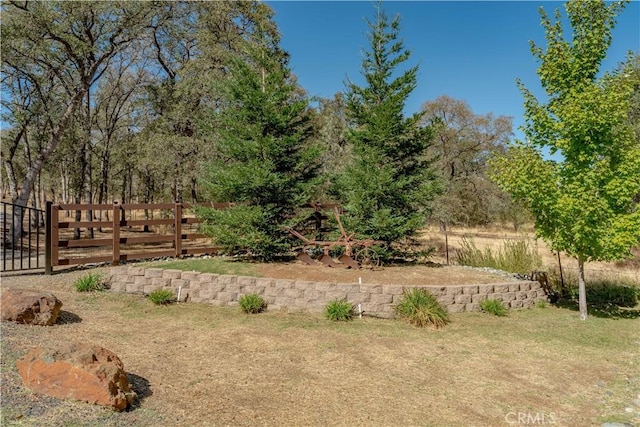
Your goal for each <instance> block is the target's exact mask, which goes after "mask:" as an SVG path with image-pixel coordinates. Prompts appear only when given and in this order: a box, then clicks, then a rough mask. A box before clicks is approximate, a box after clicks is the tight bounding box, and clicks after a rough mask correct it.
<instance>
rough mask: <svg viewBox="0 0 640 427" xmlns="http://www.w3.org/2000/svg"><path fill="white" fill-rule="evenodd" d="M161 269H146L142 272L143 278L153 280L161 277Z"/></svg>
mask: <svg viewBox="0 0 640 427" xmlns="http://www.w3.org/2000/svg"><path fill="white" fill-rule="evenodd" d="M162 271H163V270H162V269H161V268H147V269H146V270H145V271H144V277H149V278H154V277H162Z"/></svg>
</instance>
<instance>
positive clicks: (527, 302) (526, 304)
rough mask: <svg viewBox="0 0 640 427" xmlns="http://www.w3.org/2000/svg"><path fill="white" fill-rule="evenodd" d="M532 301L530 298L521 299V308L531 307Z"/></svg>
mask: <svg viewBox="0 0 640 427" xmlns="http://www.w3.org/2000/svg"><path fill="white" fill-rule="evenodd" d="M533 304H534V301H533V300H532V299H526V300H524V301H522V307H523V308H531V307H533Z"/></svg>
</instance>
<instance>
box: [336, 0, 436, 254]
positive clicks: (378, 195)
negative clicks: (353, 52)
mask: <svg viewBox="0 0 640 427" xmlns="http://www.w3.org/2000/svg"><path fill="white" fill-rule="evenodd" d="M367 24H368V27H369V35H368V39H369V42H370V50H368V51H366V52H365V58H364V60H363V62H362V74H363V76H364V77H365V79H366V86H363V87H361V86H358V85H356V84H355V83H352V82H350V81H348V82H347V92H346V96H345V99H346V109H347V118H348V120H349V126H350V130H349V131H348V133H347V140H348V142H349V143H350V144H351V145H352V147H353V154H354V159H355V160H354V161H353V162H352V163H351V164H350V165H349V166H348V167H347V168H346V170H345V173H344V174H343V175H342V176H341V178H340V179H339V180H338V183H337V191H338V193H339V195H340V198H341V200H342V202H343V203H344V207H345V209H346V211H347V215H346V217H345V223H346V225H347V228H349V229H350V230H354V231H356V232H357V233H358V234H359V235H361V236H363V237H368V238H373V239H377V240H382V241H384V242H385V243H386V244H391V243H394V242H398V241H400V240H403V238H411V237H413V236H415V234H416V232H417V230H419V229H420V228H421V227H423V226H424V224H425V222H426V219H427V216H428V214H429V204H430V202H431V201H432V200H433V198H434V196H435V195H436V194H437V192H438V189H439V185H438V183H437V181H436V180H435V177H434V174H433V171H432V170H431V168H430V162H429V161H428V159H427V158H426V156H425V151H426V149H427V147H428V146H429V144H430V140H431V135H432V132H431V129H430V128H429V127H423V126H420V120H421V117H422V114H421V113H416V114H414V115H412V116H410V117H405V116H404V113H403V110H404V107H405V103H406V100H407V97H408V96H409V95H410V94H411V92H412V91H413V90H414V89H415V88H416V86H417V72H418V67H417V66H414V67H412V68H409V69H408V70H406V71H404V72H402V73H400V74H399V75H398V76H397V77H396V74H398V73H396V69H397V67H399V66H400V65H401V64H403V63H404V62H405V61H407V60H408V59H409V56H410V51H408V50H406V49H405V48H404V46H403V42H402V41H401V40H400V39H399V32H400V20H399V18H398V17H395V18H393V19H391V20H390V19H389V18H388V16H387V15H386V14H385V12H384V11H383V10H382V8H381V5H380V3H378V5H377V7H376V17H375V21H373V22H372V21H369V20H367Z"/></svg>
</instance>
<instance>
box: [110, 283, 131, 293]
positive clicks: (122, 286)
mask: <svg viewBox="0 0 640 427" xmlns="http://www.w3.org/2000/svg"><path fill="white" fill-rule="evenodd" d="M126 288H127V284H126V283H122V282H111V292H125V290H126Z"/></svg>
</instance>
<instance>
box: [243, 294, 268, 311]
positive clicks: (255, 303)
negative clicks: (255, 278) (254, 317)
mask: <svg viewBox="0 0 640 427" xmlns="http://www.w3.org/2000/svg"><path fill="white" fill-rule="evenodd" d="M238 302H239V303H240V308H241V309H242V311H243V312H245V313H247V314H256V313H260V312H262V311H264V309H265V308H267V303H266V302H265V300H264V298H262V297H261V296H260V295H258V294H247V295H243V296H241V297H240V299H239V300H238Z"/></svg>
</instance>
